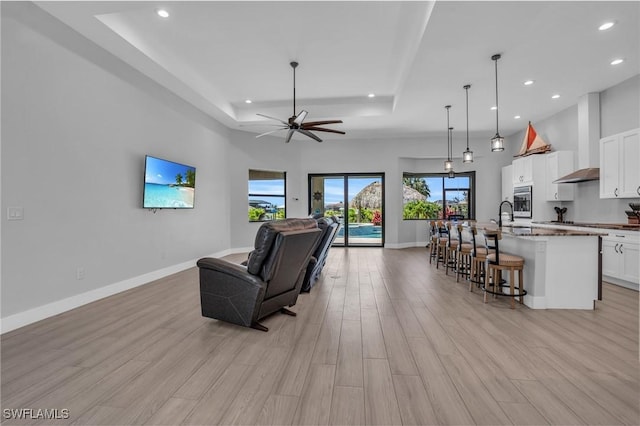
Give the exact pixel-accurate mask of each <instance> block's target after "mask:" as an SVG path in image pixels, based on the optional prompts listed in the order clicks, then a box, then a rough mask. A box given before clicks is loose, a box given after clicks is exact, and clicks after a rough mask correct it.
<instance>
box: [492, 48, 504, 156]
mask: <svg viewBox="0 0 640 426" xmlns="http://www.w3.org/2000/svg"><path fill="white" fill-rule="evenodd" d="M500 57H501V55H499V54H495V55H493V56H492V57H491V60H492V61H493V62H494V63H495V69H496V135H495V136H494V137H493V138H492V139H491V152H500V151H504V138H503V137H502V136H500V132H499V131H498V59H500Z"/></svg>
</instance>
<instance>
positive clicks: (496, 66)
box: [491, 55, 500, 135]
mask: <svg viewBox="0 0 640 426" xmlns="http://www.w3.org/2000/svg"><path fill="white" fill-rule="evenodd" d="M491 59H493V61H494V63H495V68H496V135H499V134H500V132H499V131H498V111H499V108H498V59H500V55H493V56H492V57H491Z"/></svg>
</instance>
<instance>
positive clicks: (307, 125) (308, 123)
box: [303, 120, 342, 127]
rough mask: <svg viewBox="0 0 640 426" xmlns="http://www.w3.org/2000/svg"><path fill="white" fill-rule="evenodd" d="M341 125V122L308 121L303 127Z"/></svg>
mask: <svg viewBox="0 0 640 426" xmlns="http://www.w3.org/2000/svg"><path fill="white" fill-rule="evenodd" d="M338 123H342V120H325V121H309V122H307V123H304V125H303V126H304V127H309V126H311V127H313V126H322V125H323V124H338Z"/></svg>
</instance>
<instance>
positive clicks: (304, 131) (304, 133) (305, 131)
mask: <svg viewBox="0 0 640 426" xmlns="http://www.w3.org/2000/svg"><path fill="white" fill-rule="evenodd" d="M298 131H299V132H300V133H302V134H303V135H305V136H309V137H310V138H311V139H314V140H316V141H318V142H322V139H320V138H319V137H317V136H316V135H314V134H313V133H311V132H310V131H308V130H305V129H298Z"/></svg>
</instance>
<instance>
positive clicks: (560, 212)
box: [554, 207, 567, 223]
mask: <svg viewBox="0 0 640 426" xmlns="http://www.w3.org/2000/svg"><path fill="white" fill-rule="evenodd" d="M554 210H555V211H556V214H557V215H558V219H557V220H556V222H559V223H564V215H565V213H566V212H567V208H566V207H554Z"/></svg>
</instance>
